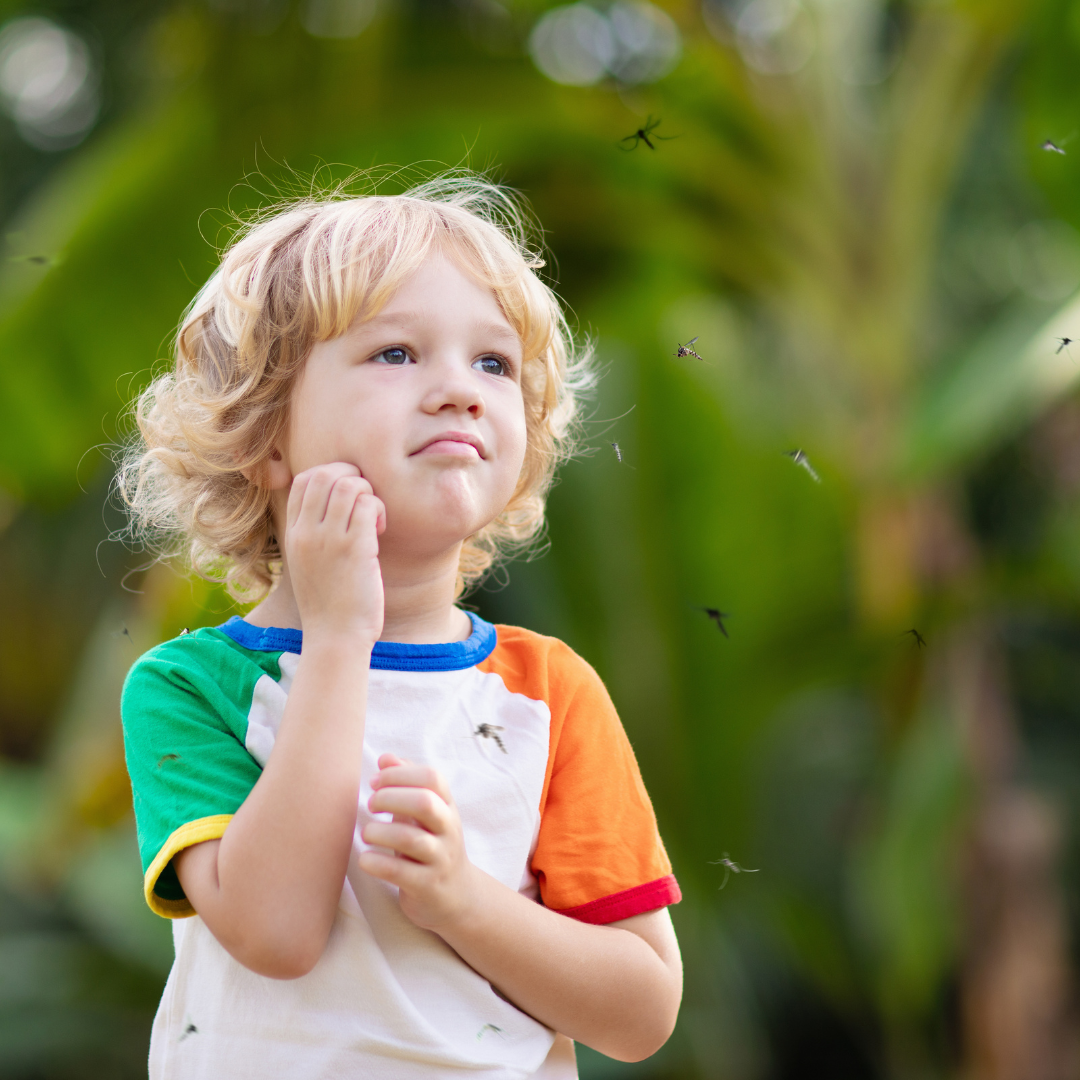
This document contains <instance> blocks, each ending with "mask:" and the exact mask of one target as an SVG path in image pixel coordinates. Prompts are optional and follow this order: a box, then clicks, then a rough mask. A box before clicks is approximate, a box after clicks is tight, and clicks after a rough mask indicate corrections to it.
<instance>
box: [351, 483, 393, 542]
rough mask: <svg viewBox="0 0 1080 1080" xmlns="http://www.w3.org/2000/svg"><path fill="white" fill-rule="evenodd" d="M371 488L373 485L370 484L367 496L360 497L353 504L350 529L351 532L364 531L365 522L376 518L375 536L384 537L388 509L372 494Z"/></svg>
mask: <svg viewBox="0 0 1080 1080" xmlns="http://www.w3.org/2000/svg"><path fill="white" fill-rule="evenodd" d="M370 488H371V485H370V484H369V485H368V489H369V490H368V492H367V496H366V497H363V496H360V497H358V498H357V499H356V501H355V502H354V503H353V505H352V513H351V515H350V517H349V524H348V528H349V530H350V531H352V530H353V529H356V528H361V529H362V528H363V527H364V523H365V521H367V520H368V519H369V518H370V517H371V516H374V518H375V535H376V536H382V534H383V531H384V530H385V529H386V507H385V506H384V505H383V501H382V499H380V498H379V497H378V495H375V494H374V493H372V492H371V490H370Z"/></svg>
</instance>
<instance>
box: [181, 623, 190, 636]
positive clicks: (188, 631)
mask: <svg viewBox="0 0 1080 1080" xmlns="http://www.w3.org/2000/svg"><path fill="white" fill-rule="evenodd" d="M190 633H191V631H190V630H189V629H188V627H186V626H185V627H184V629H183V630H181V631H180V636H181V637H184V636H185V635H187V634H190Z"/></svg>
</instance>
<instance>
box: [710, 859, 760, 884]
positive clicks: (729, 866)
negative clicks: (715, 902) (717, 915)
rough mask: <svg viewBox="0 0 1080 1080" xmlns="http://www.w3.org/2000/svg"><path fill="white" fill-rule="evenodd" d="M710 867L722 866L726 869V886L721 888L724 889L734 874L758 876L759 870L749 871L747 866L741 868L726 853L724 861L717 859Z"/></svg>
mask: <svg viewBox="0 0 1080 1080" xmlns="http://www.w3.org/2000/svg"><path fill="white" fill-rule="evenodd" d="M709 865H710V866H722V867H723V868H724V884H723V885H721V886H720V888H721V889H722V888H723V887H724V885H726V884H727V883H728V878H729V877H731V875H732V874H756V873H758V871H757V870H748V869H747V868H746V867H745V866H740V865H739V864H738V863H737V862H733V861H732V859H731V856H730V855H728V853H727V852H726V851H725V852H724V857H723V858H722V859H717V860H716V861H715V862H710V863H709Z"/></svg>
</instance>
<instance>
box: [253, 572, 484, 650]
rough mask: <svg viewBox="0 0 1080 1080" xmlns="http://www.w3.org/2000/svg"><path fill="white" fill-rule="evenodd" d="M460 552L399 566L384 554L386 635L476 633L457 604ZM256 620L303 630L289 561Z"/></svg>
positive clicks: (429, 640)
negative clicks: (443, 557) (456, 591)
mask: <svg viewBox="0 0 1080 1080" xmlns="http://www.w3.org/2000/svg"><path fill="white" fill-rule="evenodd" d="M457 565H458V553H457V551H455V552H454V553H453V555H452V558H451V557H448V558H445V559H439V560H438V561H437V562H435V563H433V564H431V563H429V564H425V565H424V566H422V567H418V566H414V565H409V566H398V565H396V564H395V563H394V562H392V561H390V560H388V559H386V558H383V559H382V570H383V604H384V610H383V632H382V636H381V638H380V640H382V641H402V642H409V643H411V644H417V645H423V644H436V643H439V642H443V641H463V640H464V639H465V638H467V637H468V636H469V635H470V634H471V633H472V623H471V622H470V620H469V617H468V615H466V614H465V612H464V611H462V610H461V609H460V608H458V607H455V606H454V588H455V585H456V583H457ZM245 618H246V619H247V621H248V622H250V623H252V624H254V625H255V626H280V627H286V628H289V629H293V630H303V628H304V627H303V620H302V619H301V617H300V609H299V607H298V606H297V603H296V597H295V595H294V594H293V590H292V583H291V581H290V580H289V568H288V565H287V564H283V566H282V572H281V577H280V578H279V579H278V581H277V583H276V584H275V586H274V588H273V591H272V592H271V593H270V595H269V596H268V597H267V598H266V599H265V600H263V602H262V603H261V604H258V605H257V606H256V607H255V608H253V609H252V610H251V611H250V612H249V613H248V614H247V615H246V616H245Z"/></svg>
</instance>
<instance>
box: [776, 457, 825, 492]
mask: <svg viewBox="0 0 1080 1080" xmlns="http://www.w3.org/2000/svg"><path fill="white" fill-rule="evenodd" d="M784 453H785V454H786V455H787V456H788V457H789V458H791V460H792V461H794V462H795V464H796V465H798V466H799V467H800V468H802V469H805V470H806V471H807V472H808V473H809V474H810V479H811V480H813V481H814V483H815V484H820V483H821V477H820V476H818V474H817V472H816V471H815V469H814V466H813V465H811V464H810V459H809V458H808V457H807V456H806V454H804V453H803V452H802V451H801V450H785V451H784Z"/></svg>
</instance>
